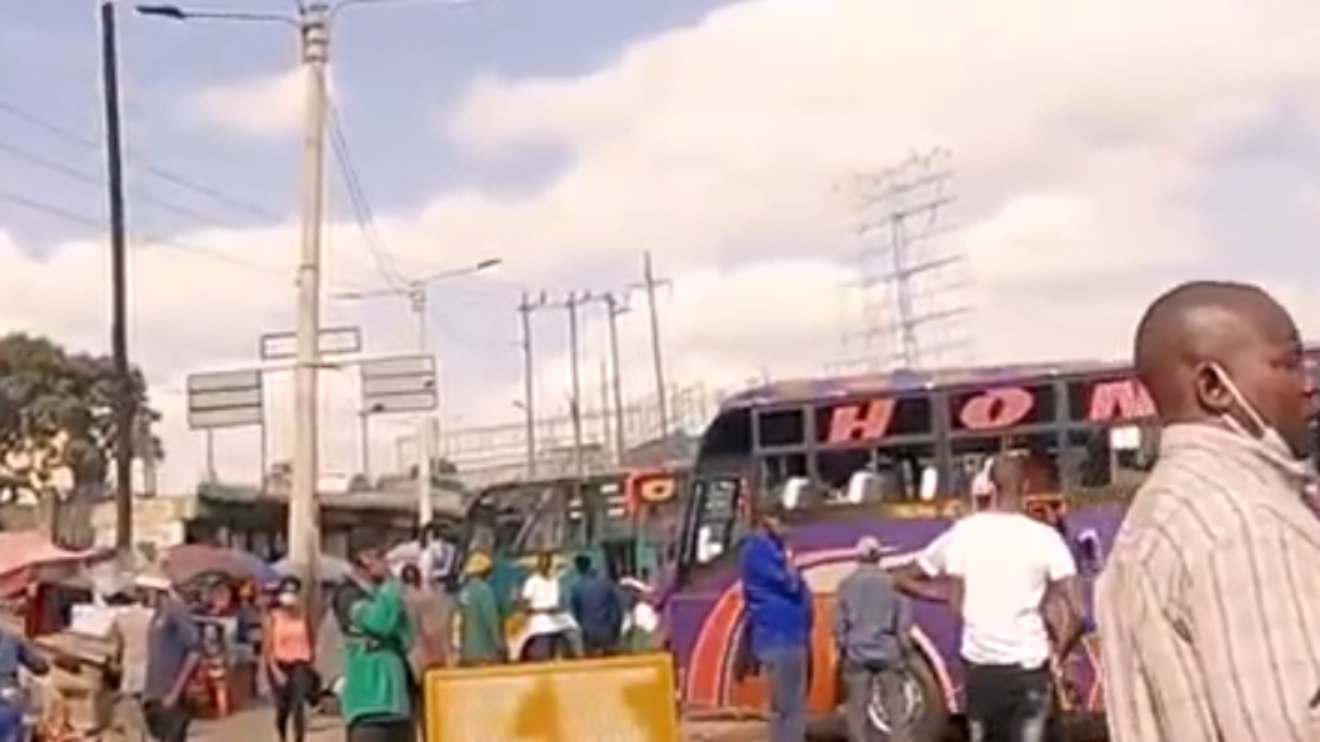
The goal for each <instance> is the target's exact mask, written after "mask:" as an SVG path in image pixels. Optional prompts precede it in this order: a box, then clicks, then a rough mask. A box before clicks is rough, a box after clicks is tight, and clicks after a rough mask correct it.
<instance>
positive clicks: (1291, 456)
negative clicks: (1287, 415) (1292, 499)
mask: <svg viewBox="0 0 1320 742" xmlns="http://www.w3.org/2000/svg"><path fill="white" fill-rule="evenodd" d="M1210 368H1212V369H1214V372H1215V375H1217V376H1218V377H1219V383H1221V384H1223V385H1224V388H1225V389H1227V390H1228V393H1229V394H1231V395H1232V396H1233V400H1234V401H1236V402H1237V403H1238V407H1240V408H1242V411H1243V412H1244V413H1246V415H1247V417H1248V418H1250V419H1251V423H1252V425H1254V426H1256V429H1257V430H1259V431H1260V434H1259V435H1257V434H1255V433H1252V432H1251V431H1250V430H1248V429H1247V427H1246V426H1245V425H1243V424H1242V422H1241V421H1240V420H1238V419H1237V418H1235V417H1233V416H1232V415H1229V414H1225V415H1223V418H1222V419H1223V421H1224V424H1225V425H1227V426H1228V427H1229V429H1230V430H1233V431H1234V432H1236V433H1238V434H1240V435H1243V436H1246V437H1248V438H1252V439H1255V440H1256V441H1258V442H1259V443H1260V444H1261V446H1263V447H1264V448H1265V450H1267V451H1268V452H1269V453H1271V454H1273V455H1276V456H1279V457H1282V458H1283V460H1284V461H1288V462H1295V463H1297V464H1303V463H1304V461H1305V459H1300V458H1298V456H1297V454H1296V453H1293V450H1292V446H1289V445H1288V441H1286V440H1284V438H1283V435H1282V434H1281V433H1279V430H1278V428H1275V427H1274V426H1273V425H1270V424H1268V423H1266V422H1265V418H1263V417H1261V415H1260V413H1259V412H1257V411H1256V407H1255V405H1253V404H1251V402H1248V401H1247V396H1246V395H1245V394H1243V393H1242V391H1241V390H1240V389H1238V385H1237V384H1236V383H1234V381H1233V377H1231V376H1229V375H1228V372H1227V371H1225V370H1224V367H1223V366H1221V365H1219V364H1217V363H1216V364H1214V365H1212V366H1211V367H1210Z"/></svg>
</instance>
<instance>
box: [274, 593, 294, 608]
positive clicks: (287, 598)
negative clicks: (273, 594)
mask: <svg viewBox="0 0 1320 742" xmlns="http://www.w3.org/2000/svg"><path fill="white" fill-rule="evenodd" d="M278 600H279V603H280V605H282V606H286V607H291V606H295V605H297V604H298V596H297V595H296V594H294V593H280V597H279V599H278Z"/></svg>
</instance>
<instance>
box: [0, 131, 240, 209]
mask: <svg viewBox="0 0 1320 742" xmlns="http://www.w3.org/2000/svg"><path fill="white" fill-rule="evenodd" d="M0 152H4V153H5V154H6V155H8V156H9V157H12V158H13V159H15V160H21V161H23V162H26V163H28V164H30V165H34V166H36V167H40V168H44V169H46V170H49V171H51V172H53V173H58V174H60V175H63V176H64V177H66V178H70V179H72V180H76V181H78V182H79V183H83V184H85V185H89V186H93V187H96V188H100V187H102V186H103V185H104V183H103V182H102V181H103V179H102V178H101V177H100V176H98V175H93V174H91V173H89V172H87V171H85V170H79V169H78V168H75V167H72V166H70V165H65V164H64V163H62V162H59V161H57V160H53V159H50V158H48V157H46V156H44V155H39V154H37V153H35V152H33V151H31V150H28V149H24V148H22V147H16V146H14V145H12V144H9V143H7V142H4V141H0ZM137 200H138V201H142V202H144V203H148V204H151V205H153V206H155V207H156V208H158V209H161V210H163V211H168V212H170V213H172V214H174V215H176V216H180V217H183V218H184V219H188V220H190V221H193V222H196V223H198V224H202V225H206V226H210V224H211V223H212V222H213V221H214V220H213V219H211V218H210V217H208V216H206V215H204V214H201V213H199V212H196V211H193V210H192V209H188V208H185V207H183V206H178V205H176V204H173V203H171V202H169V201H165V200H163V199H160V198H157V197H155V196H153V195H151V194H150V193H139V194H138V196H137Z"/></svg>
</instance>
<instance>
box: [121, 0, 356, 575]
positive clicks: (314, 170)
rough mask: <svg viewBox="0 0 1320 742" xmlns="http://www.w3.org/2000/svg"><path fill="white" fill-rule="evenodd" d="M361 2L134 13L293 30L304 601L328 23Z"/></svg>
mask: <svg viewBox="0 0 1320 742" xmlns="http://www.w3.org/2000/svg"><path fill="white" fill-rule="evenodd" d="M363 1H364V0H340V2H338V3H337V4H335V5H329V4H327V3H325V2H324V1H323V0H313V1H312V2H309V3H306V4H301V3H300V4H299V9H298V13H297V15H285V14H281V13H263V12H230V11H211V10H194V9H189V8H184V7H180V6H178V5H138V6H136V10H137V12H138V14H139V15H143V16H151V17H156V18H164V19H168V20H174V21H190V20H214V21H235V22H256V23H280V24H284V25H288V26H292V27H293V28H295V29H297V31H298V38H299V62H300V64H301V66H302V69H303V72H304V74H305V76H306V87H305V95H306V99H305V102H304V109H303V143H302V185H301V189H302V208H301V212H302V238H301V241H300V249H299V256H298V324H297V330H296V336H297V339H296V346H297V352H296V359H295V363H294V373H295V377H294V385H295V386H294V445H293V476H292V483H291V484H292V486H291V488H290V493H289V523H288V552H289V558H290V562H291V563H292V564H293V565H294V567H295V568H296V570H297V572H298V574H299V575H300V576H301V577H302V578H303V580H302V583H303V587H304V598H305V599H306V600H312V599H313V598H312V597H311V596H312V595H313V593H314V591H315V589H316V585H317V579H316V567H317V564H316V563H317V561H318V558H317V557H318V554H319V552H320V536H319V530H320V513H319V512H318V508H317V493H316V485H317V478H318V462H317V454H318V452H317V440H318V423H319V421H318V410H317V398H318V392H317V389H318V384H319V381H320V379H319V372H320V367H321V353H320V346H319V343H320V334H321V333H320V329H321V328H320V322H321V306H320V301H321V298H320V297H321V231H322V226H323V223H324V210H325V127H326V115H327V112H328V110H329V96H328V92H327V86H326V67H327V63H328V60H329V41H330V23H331V21H332V20H333V18H334V16H335V14H336V13H337V12H338V11H340V10H342V9H343V8H345V7H347V6H349V5H353V4H356V3H357V2H363Z"/></svg>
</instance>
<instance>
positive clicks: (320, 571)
mask: <svg viewBox="0 0 1320 742" xmlns="http://www.w3.org/2000/svg"><path fill="white" fill-rule="evenodd" d="M272 567H273V568H274V570H275V571H276V572H278V573H280V574H281V575H292V574H294V572H295V570H294V568H293V564H292V563H290V562H289V558H288V557H285V558H283V559H281V560H279V561H278V562H275V564H273V565H272ZM351 574H353V565H351V564H349V563H348V560H346V559H340V558H339V557H337V556H330V555H329V554H322V555H321V556H320V557H318V558H317V562H316V575H317V577H319V578H320V580H321V582H325V583H338V582H343V581H344V580H347V579H348V578H349V576H350V575H351Z"/></svg>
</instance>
